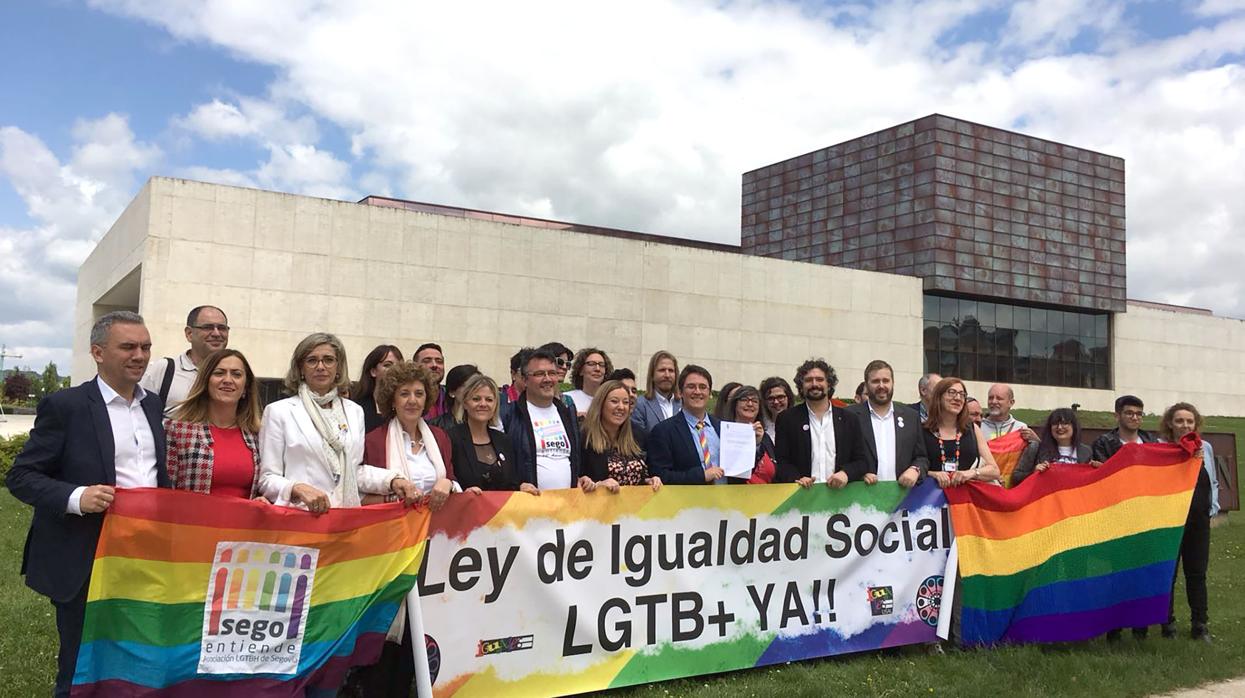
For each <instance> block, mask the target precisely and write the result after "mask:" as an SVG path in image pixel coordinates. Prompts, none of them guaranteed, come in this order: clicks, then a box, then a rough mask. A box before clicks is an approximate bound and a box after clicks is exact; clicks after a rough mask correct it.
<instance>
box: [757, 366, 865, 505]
mask: <svg viewBox="0 0 1245 698" xmlns="http://www.w3.org/2000/svg"><path fill="white" fill-rule="evenodd" d="M838 382H839V379H838V376H837V375H835V373H834V369H833V368H831V367H830V364H828V363H826V361H825V359H809V360H808V361H805V362H804V363H803V364H801V365H800V367H799V368H798V369H797V370H796V372H795V385H796V388H797V389H798V390H799V393H800V397H802V398H804V402H802V403H800V404H799V405H796V406H795V407H792V408H790V409H788V410H787V411H785V412H783V413H782V414H780V415H778V419H777V422H776V424H775V426H774V433H775V435H776V436H777V438H776V440H775V442H774V455H775V456H776V460H777V463H776V464H775V465H776V475H775V477H774V482H794V483H797V484H799V485H800V486H801V487H811V486H812V485H813V483H815V482H824V483H826V485H827V486H829V487H832V488H835V489H837V488H840V487H843V486H845V485H847V483H848V482H849V481H851V480H862V479H864V476H865V472H866V471H867V470H868V466H867V465H866V463H865V456H864V447H863V446H862V445H861V436H860V423H859V422H858V421H857V420H856V418H855V417H852V416H851V415H849V414H847V413H846V412H845V411H844V410H841V409H839V410H836V409H834V407H833V405H831V403H830V398H831V396H833V395H834V387H835V386H836V385H838Z"/></svg>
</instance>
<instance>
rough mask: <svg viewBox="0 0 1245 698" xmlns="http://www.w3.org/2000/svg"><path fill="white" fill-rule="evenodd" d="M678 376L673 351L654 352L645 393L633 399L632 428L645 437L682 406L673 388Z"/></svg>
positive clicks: (649, 363) (677, 367)
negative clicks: (634, 400)
mask: <svg viewBox="0 0 1245 698" xmlns="http://www.w3.org/2000/svg"><path fill="white" fill-rule="evenodd" d="M678 376H679V360H678V359H676V358H674V354H671V353H670V352H668V351H666V350H664V349H663V350H661V351H658V352H657V353H655V354H653V358H651V359H649V361H648V382H647V383H646V384H645V386H644V394H643V395H640V396H638V397H637V398H636V402H635V409H634V410H632V412H631V428H632V430H633V431H635V432H636V433H637V434H643V435H645V436H647V435H648V433H649V432H650V431H652V430H653V427H655V426H657V425H658V424H660V423H662V422H664V421H666V420H667V419H670V418H671V417H673V416H674V415H676V414H678V413H679V410H681V409H683V403H682V401H680V400H679V397H678V395H677V394H676V393H675V391H674V386H675V379H677V378H678ZM663 482H664V480H663Z"/></svg>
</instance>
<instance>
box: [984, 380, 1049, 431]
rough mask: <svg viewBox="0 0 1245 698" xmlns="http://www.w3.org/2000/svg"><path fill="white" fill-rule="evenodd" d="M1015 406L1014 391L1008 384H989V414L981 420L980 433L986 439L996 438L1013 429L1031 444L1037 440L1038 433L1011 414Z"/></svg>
mask: <svg viewBox="0 0 1245 698" xmlns="http://www.w3.org/2000/svg"><path fill="white" fill-rule="evenodd" d="M1015 406H1016V393H1015V392H1013V391H1012V387H1011V386H1010V385H1007V384H1006V383H995V384H994V385H992V386H990V391H989V392H987V393H986V407H987V408H988V409H989V416H987V417H986V418H985V419H983V420H981V433H983V434H985V435H986V440H990V439H997V438H999V437H1000V436H1006V435H1007V434H1010V433H1012V432H1013V431H1019V432H1020V435H1021V436H1023V437H1024V439H1025V441H1028V442H1029V443H1031V444H1035V443H1037V442H1038V435H1037V434H1035V433H1034V432H1033V430H1032V429H1030V428H1029V425H1027V424H1025V423H1024V422H1022V421H1020V420H1019V419H1016V418H1015V417H1013V416H1012V408H1013V407H1015Z"/></svg>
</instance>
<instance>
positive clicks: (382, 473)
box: [259, 332, 419, 514]
mask: <svg viewBox="0 0 1245 698" xmlns="http://www.w3.org/2000/svg"><path fill="white" fill-rule="evenodd" d="M349 386H350V379H349V376H348V374H347V368H346V348H345V346H343V345H342V343H341V340H340V339H338V338H337V337H335V336H333V335H331V334H328V333H326V332H316V333H313V334H310V335H308V336H307V337H306V338H304V339H303V340H302V341H301V342H299V343H298V346H297V347H295V349H294V353H293V355H292V356H291V357H290V367H289V370H288V371H287V372H286V375H285V387H286V388H287V389H289V391H290V392H292V393H294V395H293V396H292V397H288V398H286V399H284V400H278V401H276V402H274V403H272V404H270V405H268V407H266V408H264V418H263V426H261V427H260V430H259V443H260V454H261V457H262V465H261V466H260V475H259V490H260V492H262V493H263V494H264V496H265V497H267V498H268V499H269V501H271V502H273V503H274V504H279V505H282V506H298V507H303V508H306V509H307V510H308V511H310V512H311V513H313V514H323V513H324V512H326V511H328V510H329V509H330V508H336V507H356V506H359V505H360V504H361V503H362V501H361V496H360V495H361V493H363V494H383V495H388V494H394V495H397V496H398V497H399V498H401V499H404V500H406V501H408V502H409V501H414V500H415V499H416V498H417V497H419V490H418V489H416V487H415V486H414V485H413V484H411V482H410V481H409V480H407V479H405V478H403V477H399V476H398V474H397V473H396V472H394V471H391V470H385V469H384V468H376V467H373V466H370V465H364V464H363V434H364V430H363V408H361V407H359V406H358V405H357V404H355V403H354V402H352V401H350V400H347V399H345V398H343V397H341V391H342V390H344V389H346V388H348V387H349Z"/></svg>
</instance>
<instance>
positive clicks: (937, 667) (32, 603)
mask: <svg viewBox="0 0 1245 698" xmlns="http://www.w3.org/2000/svg"><path fill="white" fill-rule="evenodd" d="M1018 416H1020V417H1021V419H1033V420H1034V421H1039V419H1038V417H1037V415H1035V414H1030V413H1024V414H1018ZM1082 416H1083V419H1084V420H1085V421H1086V422H1087V423H1090V424H1092V425H1094V426H1100V422H1101V421H1102V420H1104V419H1105V416H1103V415H1093V414H1083V415H1082ZM1152 421H1153V420H1149V421H1148V423H1147V427H1152V426H1153V424H1152ZM1208 428H1209V429H1210V430H1213V431H1232V432H1235V433H1236V434H1237V444H1238V450H1240V447H1241V446H1245V419H1235V418H1212V419H1211V420H1210V425H1209V427H1208ZM1237 457H1238V462H1239V461H1240V460H1241V456H1240V454H1239V453H1238V456H1237ZM1243 516H1245V515H1243V514H1240V513H1233V514H1232V515H1231V519H1232V522H1231V524H1229V525H1220V526H1218V527H1216V528H1215V529H1214V531H1213V532H1212V533H1211V563H1210V579H1209V586H1210V616H1211V632H1212V634H1213V635H1214V637H1215V643H1214V644H1212V645H1204V644H1201V643H1194V642H1192V641H1190V640H1189V639H1187V634H1188V630H1189V623H1188V606H1187V605H1186V604H1185V603H1184V589H1183V584H1180V585H1177V589H1176V594H1177V602H1176V608H1177V613H1176V615H1177V618H1178V619H1179V620H1178V626H1179V628H1180V630H1181V638H1180V639H1176V640H1164V639H1162V638H1160V637H1159V636H1158V633H1157V629H1156V630H1155V632H1153V633H1152V636H1151V637H1150V639H1148V640H1146V641H1144V642H1140V643H1139V642H1136V641H1134V640H1133V639H1132V638H1131V636H1129V635H1128V634H1127V633H1125V637H1124V640H1123V641H1122V642H1120V643H1118V644H1115V645H1112V644H1108V643H1106V642H1105V641H1103V640H1095V641H1092V642H1086V643H1081V644H1077V645H1069V646H1055V647H1012V648H1004V649H998V650H991V651H984V650H983V651H966V652H959V651H953V652H949V653H948V654H947V655H946V656H942V657H932V656H926V655H925V654H924V653H923V652H921V651H919V650H917V649H915V648H905V649H903V650H901V651H896V652H892V653H864V654H859V655H852V656H847V657H837V658H830V659H823V660H816V661H807V662H800V663H795V664H789V665H784V666H777V667H769V668H764V669H755V670H750V671H739V672H732V673H729V674H720V675H716V676H711V677H701V678H695V679H682V680H677V681H667V682H664V683H659V684H652V685H649V686H643V687H637V688H631V689H623V690H621V691H617V692H615V693H614V695H624V696H637V697H640V696H645V697H646V696H663V697H664V696H670V695H678V696H685V695H686V696H695V695H698V696H719V695H732V696H734V695H739V696H772V695H784V696H787V695H791V696H802V695H807V696H822V695H830V694H833V695H842V696H925V695H950V696H989V697H990V698H995V697H997V696H999V695H1000V694H1004V693H1005V694H1006V695H1008V698H1020V697H1022V696H1049V695H1060V696H1095V697H1098V696H1143V695H1150V694H1154V693H1162V692H1165V691H1170V690H1172V689H1177V688H1183V687H1192V686H1196V685H1199V684H1202V683H1205V682H1208V681H1216V680H1222V679H1227V678H1231V677H1235V676H1239V675H1242V674H1245V518H1242V517H1243ZM1237 519H1240V521H1238V520H1237ZM29 522H30V508H29V507H27V506H25V505H23V504H22V503H20V502H18V501H16V500H14V499H13V497H12V496H11V495H10V494H9V493H8V491H7V490H4V489H0V561H2V564H0V624H2V625H0V627H3V630H0V696H35V695H47V694H49V693H50V691H51V685H52V679H53V675H54V666H55V652H56V627H55V618H54V616H53V612H52V606H51V604H50V603H49V602H48V601H47V600H46V599H45V598H43V597H41V596H39V595H37V594H35V593H34V592H32V591H30V590H29V589H27V588H26V586H25V585H24V584H23V583H22V579H21V577H20V576H19V575H18V567H19V565H20V562H21V552H22V543H23V541H24V540H25V536H26V528H27V526H28V524H29ZM1225 523H1226V522H1225Z"/></svg>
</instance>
